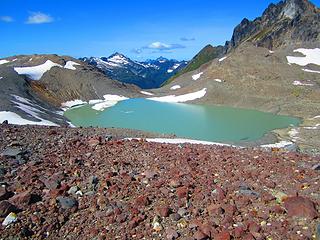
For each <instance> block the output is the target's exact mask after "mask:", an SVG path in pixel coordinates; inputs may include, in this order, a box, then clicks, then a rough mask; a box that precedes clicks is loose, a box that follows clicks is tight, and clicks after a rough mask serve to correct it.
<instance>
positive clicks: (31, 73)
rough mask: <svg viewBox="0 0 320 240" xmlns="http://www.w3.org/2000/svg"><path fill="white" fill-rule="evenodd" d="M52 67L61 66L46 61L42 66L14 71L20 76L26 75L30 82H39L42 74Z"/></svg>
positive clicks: (17, 68)
mask: <svg viewBox="0 0 320 240" xmlns="http://www.w3.org/2000/svg"><path fill="white" fill-rule="evenodd" d="M53 67H61V65H59V64H57V63H54V62H52V61H50V60H47V61H46V62H45V63H44V64H41V65H38V66H34V67H15V68H14V70H15V71H16V72H17V73H18V74H20V75H27V76H28V77H29V78H31V79H32V80H40V79H41V78H42V76H43V74H44V73H45V72H47V71H49V70H50V69H51V68H53Z"/></svg>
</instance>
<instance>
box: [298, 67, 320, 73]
mask: <svg viewBox="0 0 320 240" xmlns="http://www.w3.org/2000/svg"><path fill="white" fill-rule="evenodd" d="M302 71H305V72H309V73H320V71H314V70H310V69H305V68H304V69H302Z"/></svg>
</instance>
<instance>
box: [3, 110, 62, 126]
mask: <svg viewBox="0 0 320 240" xmlns="http://www.w3.org/2000/svg"><path fill="white" fill-rule="evenodd" d="M38 119H39V120H40V122H35V121H30V120H27V119H24V118H22V117H20V116H19V115H18V114H16V113H14V112H8V111H2V112H0V122H4V121H5V120H7V121H8V122H9V123H10V124H16V125H42V126H59V125H57V124H55V123H53V122H50V121H47V120H44V119H41V118H38Z"/></svg>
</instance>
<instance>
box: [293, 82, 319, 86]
mask: <svg viewBox="0 0 320 240" xmlns="http://www.w3.org/2000/svg"><path fill="white" fill-rule="evenodd" d="M308 82H309V81H307V82H301V81H294V82H293V83H292V84H293V85H294V86H314V84H312V83H308Z"/></svg>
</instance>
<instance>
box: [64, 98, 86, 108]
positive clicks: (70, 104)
mask: <svg viewBox="0 0 320 240" xmlns="http://www.w3.org/2000/svg"><path fill="white" fill-rule="evenodd" d="M84 104H87V102H85V101H82V100H80V99H75V100H71V101H67V102H64V103H62V104H61V108H62V110H63V111H67V110H68V109H69V108H73V107H76V106H81V105H84Z"/></svg>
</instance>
